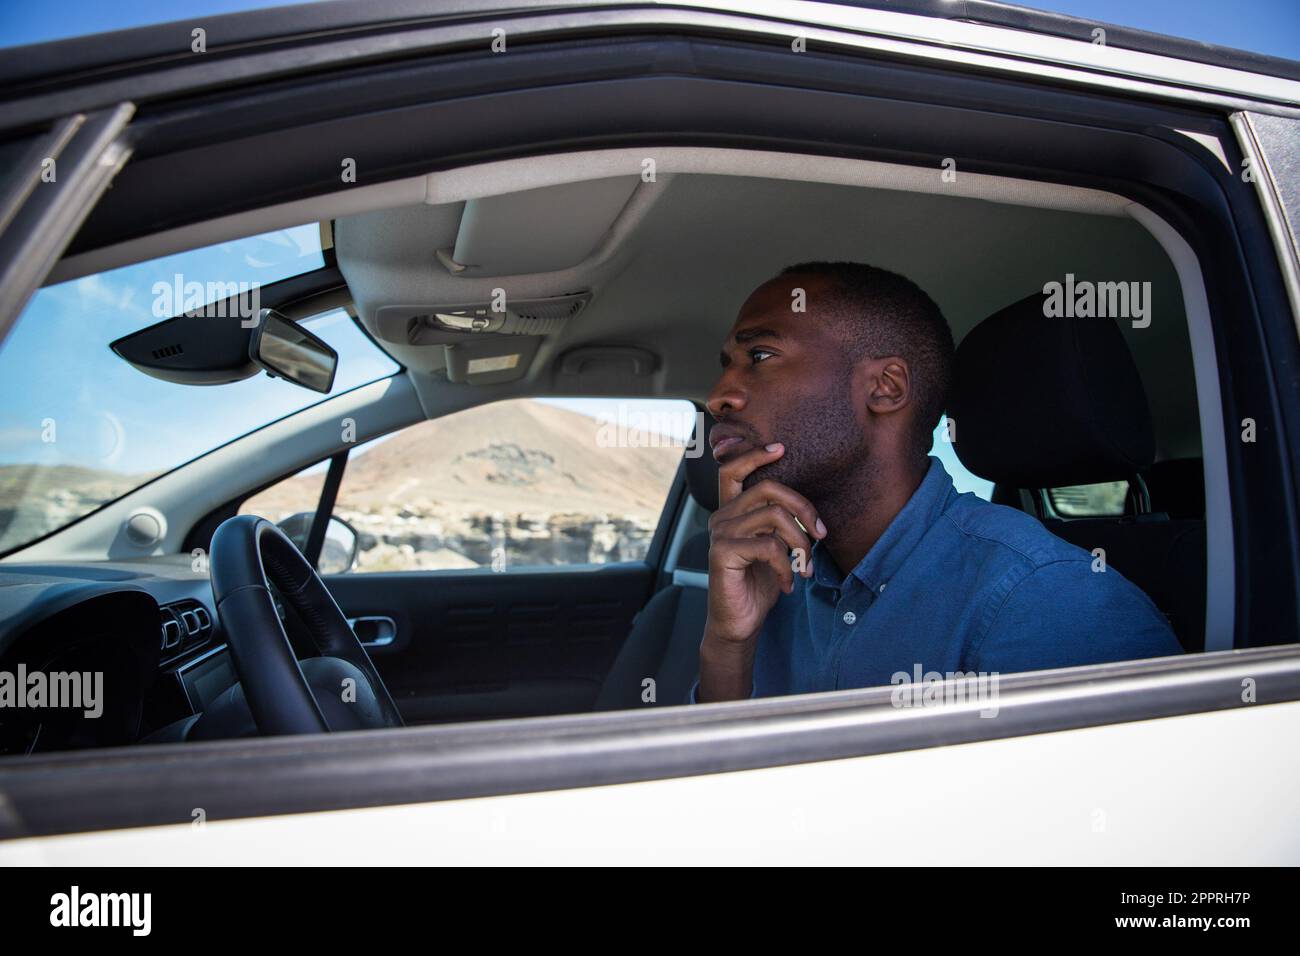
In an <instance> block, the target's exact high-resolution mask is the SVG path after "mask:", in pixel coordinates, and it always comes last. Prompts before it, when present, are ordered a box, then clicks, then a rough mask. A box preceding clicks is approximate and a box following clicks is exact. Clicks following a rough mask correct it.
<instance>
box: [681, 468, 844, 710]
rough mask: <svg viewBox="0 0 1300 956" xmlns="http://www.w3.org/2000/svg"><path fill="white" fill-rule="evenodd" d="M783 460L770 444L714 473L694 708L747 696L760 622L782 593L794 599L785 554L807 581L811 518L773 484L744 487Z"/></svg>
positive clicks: (804, 502) (815, 523) (802, 501)
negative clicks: (795, 554)
mask: <svg viewBox="0 0 1300 956" xmlns="http://www.w3.org/2000/svg"><path fill="white" fill-rule="evenodd" d="M783 454H785V447H784V446H783V445H781V444H779V443H777V444H771V445H768V446H767V447H766V448H755V449H752V450H751V451H747V452H745V453H744V454H743V455H737V456H736V457H735V458H734V459H732V460H731V461H728V462H726V463H725V464H723V465H721V467H720V468H719V470H718V510H717V511H715V512H714V513H713V516H712V517H711V518H709V616H708V621H707V622H706V624H705V626H704V639H703V640H702V641H701V642H700V686H699V690H698V692H697V694H696V699H697V700H698V701H699V702H700V703H709V702H712V701H719V700H743V699H744V698H746V697H748V696H749V695H750V689H751V686H752V684H753V673H754V651H755V647H756V645H757V643H758V635H759V632H760V631H761V630H762V628H763V621H764V620H765V619H766V618H767V614H768V612H769V611H770V610H771V609H772V605H774V604H775V603H776V599H777V598H778V597H779V596H780V594H781V592H784V593H786V594H790V593H791V592H792V591H794V574H795V572H794V568H793V566H792V564H791V560H790V553H791V552H792V551H796V550H798V551H799V552H800V553H801V554H802V555H803V556H804V559H805V560H804V561H803V562H802V565H801V570H800V573H801V574H802V575H803V576H804V577H811V576H812V563H811V562H810V561H808V560H807V558H808V555H809V554H810V553H811V551H812V540H811V539H810V538H809V533H811V534H812V535H813V537H815V538H816V539H817V540H821V539H822V538H824V537H826V526H825V525H824V524H823V523H822V520H821V518H819V517H818V515H817V510H816V509H815V508H814V507H813V505H812V503H811V502H810V501H809V500H808V499H807V498H805V497H804V496H803V495H801V494H799V493H798V492H797V491H794V490H793V489H791V488H788V487H787V486H785V485H783V484H781V483H780V482H776V481H771V480H768V481H760V482H758V483H757V484H755V485H754V486H753V487H752V488H745V487H744V482H745V479H746V478H747V477H749V475H750V473H751V472H753V471H754V470H755V469H757V468H760V467H761V466H763V465H767V464H771V463H772V462H774V461H776V460H777V459H778V458H780V457H781V456H782V455H783ZM796 519H797V520H796ZM800 525H802V527H800ZM805 528H806V529H809V530H808V531H805V530H804V529H805Z"/></svg>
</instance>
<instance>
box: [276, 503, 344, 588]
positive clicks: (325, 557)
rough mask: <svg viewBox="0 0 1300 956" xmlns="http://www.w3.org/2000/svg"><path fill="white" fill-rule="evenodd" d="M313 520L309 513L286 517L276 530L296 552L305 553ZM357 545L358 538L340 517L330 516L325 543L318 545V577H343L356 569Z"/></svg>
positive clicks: (312, 515)
mask: <svg viewBox="0 0 1300 956" xmlns="http://www.w3.org/2000/svg"><path fill="white" fill-rule="evenodd" d="M315 517H316V515H315V513H313V512H311V511H300V512H298V513H297V514H294V515H289V517H287V518H285V519H284V520H283V521H281V522H279V523H278V524H277V525H276V527H278V528H279V529H280V530H281V531H283V532H284V534H285V537H287V538H288V539H289V540H290V541H292V542H293V543H294V544H295V545H296V546H297V548H298V550H299V551H306V550H307V535H308V534H310V533H311V523H312V519H313V518H315ZM360 545H361V538H360V536H359V535H358V534H357V531H356V529H355V528H354V527H352V525H350V524H348V523H347V522H346V521H344V520H343V519H342V518H335V517H334V516H333V515H331V516H330V520H329V523H328V524H327V525H326V526H325V541H324V543H323V544H322V545H321V549H320V560H319V561H317V562H316V570H317V571H318V572H319V573H320V574H344V573H346V572H348V571H351V570H352V569H353V568H355V567H356V566H357V554H358V553H359V552H360V550H361V548H360Z"/></svg>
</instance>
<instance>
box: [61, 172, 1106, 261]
mask: <svg viewBox="0 0 1300 956" xmlns="http://www.w3.org/2000/svg"><path fill="white" fill-rule="evenodd" d="M650 159H652V160H653V161H654V166H653V170H654V173H655V175H670V174H673V173H704V174H712V175H718V176H751V177H759V178H766V179H784V180H795V181H799V182H813V183H826V184H831V185H842V186H860V187H864V188H873V189H887V190H894V191H899V192H911V193H931V194H935V195H945V196H957V197H962V198H968V199H982V200H985V201H987V202H993V203H1004V204H1009V205H1015V206H1029V207H1033V208H1040V209H1057V210H1062V211H1066V212H1080V213H1090V214H1093V215H1103V216H1116V217H1126V216H1128V215H1129V213H1128V212H1127V209H1128V206H1129V205H1130V201H1129V200H1128V199H1126V198H1124V197H1122V196H1118V195H1116V194H1114V193H1110V192H1106V191H1104V190H1099V189H1089V188H1087V187H1083V186H1070V185H1065V184H1061V183H1047V182H1039V181H1037V180H1025V179H1015V178H1013V177H1008V176H995V175H989V174H986V173H970V172H964V171H963V170H962V169H961V168H960V166H956V165H954V167H953V168H952V169H951V173H952V175H950V176H949V177H947V178H945V173H946V172H948V170H946V169H945V168H944V167H942V166H911V165H905V164H901V163H882V162H877V161H874V160H864V159H846V158H843V157H837V156H818V155H809V154H804V153H786V152H776V151H770V150H749V149H726V148H713V147H706V146H644V147H626V148H622V149H601V150H588V151H580V152H569V153H551V154H545V155H539V156H525V157H520V158H516V159H506V160H498V161H495V162H488V163H480V164H477V165H472V166H461V167H458V168H455V169H447V170H440V171H438V172H433V173H428V174H426V175H423V176H412V177H409V178H407V179H398V180H393V181H391V182H387V183H378V184H375V185H373V186H354V187H352V188H350V189H343V190H339V191H337V192H333V193H330V194H328V195H324V196H317V197H315V198H312V199H303V200H298V201H295V202H290V203H282V204H279V205H275V206H267V207H265V208H262V209H256V210H250V211H248V212H243V213H237V214H235V215H231V216H223V217H221V218H219V219H212V220H208V221H207V222H202V223H195V224H193V225H189V226H183V227H181V228H178V229H170V230H167V231H164V232H159V233H155V234H154V235H151V236H144V237H141V238H139V239H132V240H129V241H127V242H123V243H118V244H115V245H112V246H106V247H104V248H102V249H95V250H92V251H90V252H84V253H81V254H80V255H76V256H70V257H68V258H66V259H63V260H61V261H60V262H59V264H58V265H57V266H56V267H55V268H54V270H53V271H52V272H51V273H50V275H49V277H48V278H47V280H46V284H53V283H57V282H66V281H68V280H70V279H78V278H81V277H82V276H87V275H92V274H94V273H98V272H104V271H107V270H109V269H115V268H118V267H120V266H125V265H131V264H133V263H137V262H144V261H147V260H149V259H157V258H160V257H162V256H166V255H172V254H175V253H178V252H185V251H188V250H190V249H197V248H201V247H203V246H209V245H215V244H216V243H219V242H229V241H231V240H234V239H241V238H244V237H246V236H251V235H257V234H260V233H264V232H271V231H274V230H276V229H287V228H290V227H292V226H300V225H302V224H304V223H308V222H320V221H323V220H329V219H337V218H339V217H342V216H350V215H356V214H359V213H365V212H376V211H379V210H383V209H395V208H399V207H401V206H411V205H416V204H420V203H424V204H428V205H444V204H448V203H455V202H464V201H467V200H470V199H477V198H481V197H484V196H496V195H502V194H505V193H512V192H520V191H523V190H526V189H539V188H542V187H545V186H558V185H564V184H568V183H575V182H582V181H585V180H592V179H605V178H609V177H613V176H626V175H635V176H641V175H642V174H643V170H644V169H645V168H646V167H645V166H644V165H643V164H644V162H645V161H646V160H650Z"/></svg>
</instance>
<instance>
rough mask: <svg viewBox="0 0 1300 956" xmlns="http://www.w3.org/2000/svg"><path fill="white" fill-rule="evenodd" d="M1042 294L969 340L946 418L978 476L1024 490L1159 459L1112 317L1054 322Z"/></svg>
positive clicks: (961, 350) (1117, 473) (1101, 476)
mask: <svg viewBox="0 0 1300 956" xmlns="http://www.w3.org/2000/svg"><path fill="white" fill-rule="evenodd" d="M1044 298H1045V297H1044V296H1043V294H1042V293H1034V294H1033V295H1031V296H1028V297H1027V298H1024V299H1021V300H1020V301H1019V302H1017V303H1015V304H1014V305H1009V306H1007V307H1006V308H1005V309H1003V310H1002V311H1000V312H997V313H995V314H994V315H991V316H989V318H987V319H985V320H984V321H983V322H981V323H980V324H979V325H977V326H976V327H975V328H974V329H973V330H972V331H971V332H970V334H969V335H967V336H966V338H965V339H964V340H962V343H961V345H960V346H959V347H958V349H957V354H956V358H955V361H954V367H953V384H952V394H951V397H950V399H949V402H948V417H949V418H950V419H951V420H952V423H953V426H954V429H955V433H954V438H955V439H956V440H955V442H954V444H953V448H954V450H955V451H956V452H957V457H958V458H960V459H961V463H962V464H963V465H965V466H966V467H967V468H968V469H970V471H971V472H973V473H974V474H976V475H979V476H980V477H981V478H985V479H987V480H989V481H994V482H998V483H1000V484H1008V485H1012V486H1014V487H1017V488H1059V487H1062V486H1064V485H1088V484H1095V483H1098V482H1103V481H1118V480H1120V479H1123V478H1128V477H1130V476H1132V475H1133V474H1134V473H1135V472H1137V471H1139V470H1140V469H1143V468H1145V467H1147V466H1148V465H1150V464H1151V462H1152V460H1153V459H1154V457H1155V431H1154V429H1153V427H1152V424H1151V409H1150V408H1149V406H1148V405H1147V397H1146V391H1145V390H1144V389H1143V388H1142V379H1141V378H1140V377H1139V376H1138V370H1137V366H1136V365H1135V364H1134V363H1133V356H1132V355H1130V354H1129V350H1128V346H1127V345H1125V344H1124V336H1123V335H1122V334H1121V333H1120V330H1119V326H1117V325H1116V324H1115V322H1114V320H1113V319H1109V318H1050V317H1048V316H1046V315H1045V314H1044V308H1043V301H1044Z"/></svg>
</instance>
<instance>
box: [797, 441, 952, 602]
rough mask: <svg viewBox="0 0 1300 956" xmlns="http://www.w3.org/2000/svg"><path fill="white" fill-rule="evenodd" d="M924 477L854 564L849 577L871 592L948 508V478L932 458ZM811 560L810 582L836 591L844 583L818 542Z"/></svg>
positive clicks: (950, 486) (901, 563)
mask: <svg viewBox="0 0 1300 956" xmlns="http://www.w3.org/2000/svg"><path fill="white" fill-rule="evenodd" d="M929 457H930V467H929V468H928V469H927V470H926V473H925V477H924V478H922V479H921V484H920V485H919V486H917V489H916V491H914V492H912V497H911V498H909V499H908V500H907V504H905V505H903V509H902V510H901V511H900V512H898V514H896V515H895V516H894V520H893V521H891V522H890V523H889V527H887V528H886V529H885V533H884V534H882V535H881V536H880V538H879V540H877V541H876V543H875V544H874V545H872V547H871V550H870V551H868V552H867V554H866V556H865V557H864V558H863V559H862V560H861V561H859V562H858V565H857V567H855V568H854V569H853V570H852V571H851V572H850V574H851V575H852V576H853V577H855V578H857V579H858V580H859V581H861V582H862V583H863V584H864V585H866V586H867V588H868V589H870V590H872V591H877V592H878V591H880V590H882V586H883V585H885V584H887V583H888V582H889V579H890V578H892V577H893V576H894V575H895V574H897V573H898V570H899V568H901V567H902V566H903V562H904V561H906V560H907V558H908V556H909V555H911V553H912V552H913V551H914V550H915V549H916V546H917V545H918V544H919V543H920V541H921V538H923V537H924V536H925V533H926V532H927V531H929V530H930V526H931V525H933V524H934V523H935V522H936V521H937V520H939V516H940V515H941V514H943V512H944V509H945V507H946V505H947V504H948V497H949V494H950V493H951V492H952V491H953V485H952V478H951V477H949V475H948V471H947V469H945V468H944V467H943V462H941V461H939V459H938V458H935V457H934V456H933V455H931V456H929ZM810 556H811V559H812V563H813V580H814V581H815V582H816V583H817V584H820V585H822V586H823V587H830V588H840V587H843V584H844V581H843V578H841V577H840V574H839V572H838V571H837V570H836V568H835V560H834V559H833V558H832V557H831V555H830V553H829V552H828V551H827V550H826V548H825V547H824V546H823V544H822V542H820V541H816V542H814V543H813V547H812V552H811V555H810Z"/></svg>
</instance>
